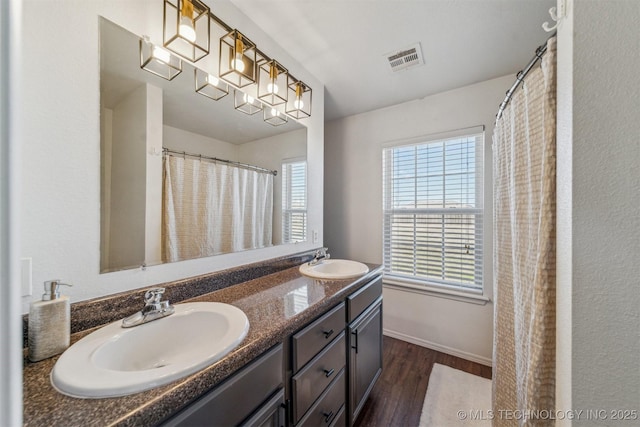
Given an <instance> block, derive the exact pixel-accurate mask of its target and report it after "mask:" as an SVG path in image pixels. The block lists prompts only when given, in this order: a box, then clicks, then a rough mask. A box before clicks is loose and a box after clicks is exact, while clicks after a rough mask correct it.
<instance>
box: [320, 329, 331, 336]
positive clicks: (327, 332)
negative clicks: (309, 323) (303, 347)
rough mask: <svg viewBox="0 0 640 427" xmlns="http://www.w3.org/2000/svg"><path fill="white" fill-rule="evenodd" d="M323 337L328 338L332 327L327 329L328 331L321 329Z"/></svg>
mask: <svg viewBox="0 0 640 427" xmlns="http://www.w3.org/2000/svg"><path fill="white" fill-rule="evenodd" d="M322 333H323V334H324V337H325V338H329V337H330V336H331V335H332V334H333V329H329V330H328V331H322Z"/></svg>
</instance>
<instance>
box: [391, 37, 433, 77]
mask: <svg viewBox="0 0 640 427" xmlns="http://www.w3.org/2000/svg"><path fill="white" fill-rule="evenodd" d="M385 57H386V58H387V61H388V63H389V68H390V70H391V71H393V72H396V71H400V70H406V69H407V68H411V67H415V66H418V65H424V59H423V58H422V49H420V43H416V44H414V45H412V46H409V47H406V48H404V49H401V50H398V51H395V52H391V53H388V54H386V55H385Z"/></svg>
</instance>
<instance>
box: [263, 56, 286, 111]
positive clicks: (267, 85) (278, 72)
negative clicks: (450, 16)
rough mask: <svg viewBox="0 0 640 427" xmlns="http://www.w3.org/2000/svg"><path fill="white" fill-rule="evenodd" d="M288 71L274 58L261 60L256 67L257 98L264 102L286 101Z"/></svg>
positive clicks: (277, 102)
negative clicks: (266, 60) (265, 60)
mask: <svg viewBox="0 0 640 427" xmlns="http://www.w3.org/2000/svg"><path fill="white" fill-rule="evenodd" d="M287 83H288V72H287V69H286V68H284V67H283V66H282V65H281V64H279V63H278V62H277V61H276V60H271V61H268V62H263V63H262V64H260V66H259V67H258V98H260V100H261V101H262V102H264V103H265V104H269V105H280V104H284V103H285V102H287V92H288V91H287V90H286V88H287Z"/></svg>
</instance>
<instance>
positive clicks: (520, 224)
mask: <svg viewBox="0 0 640 427" xmlns="http://www.w3.org/2000/svg"><path fill="white" fill-rule="evenodd" d="M493 144H494V145H493V176H494V178H493V179H494V184H493V188H494V189H493V191H494V239H495V242H494V297H495V309H494V339H493V358H494V361H493V363H494V367H493V410H494V412H493V413H494V414H495V418H494V420H493V426H515V425H519V426H551V425H553V424H554V420H553V418H552V417H549V413H551V414H553V411H554V410H555V348H556V346H555V322H556V314H555V313H556V308H555V305H556V296H555V289H556V271H555V267H556V264H555V248H556V245H555V232H556V228H555V219H556V39H555V37H553V38H551V39H550V40H549V41H548V42H547V52H546V54H545V55H544V56H543V57H542V59H541V66H540V67H539V68H536V69H534V70H532V71H531V72H530V73H529V74H528V75H527V76H526V78H525V80H524V82H523V85H522V87H521V88H520V89H519V90H517V91H516V92H515V93H514V95H513V98H512V99H511V102H510V103H509V104H508V105H507V107H506V108H505V110H504V112H503V115H502V118H501V119H499V120H498V121H497V123H496V127H495V130H494V134H493ZM516 411H517V412H516ZM545 411H551V412H545ZM505 414H506V415H505ZM509 414H511V415H512V416H511V417H509ZM514 414H521V417H519V418H515V415H514ZM545 414H546V416H545Z"/></svg>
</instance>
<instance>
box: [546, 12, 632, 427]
mask: <svg viewBox="0 0 640 427" xmlns="http://www.w3.org/2000/svg"><path fill="white" fill-rule="evenodd" d="M569 13H570V17H569V19H568V20H567V21H565V22H563V23H562V24H561V27H560V31H559V33H558V34H559V58H558V65H559V69H558V129H559V132H558V181H559V182H560V185H559V191H558V226H559V229H558V289H559V291H558V336H557V342H558V383H557V394H558V401H559V408H563V409H566V408H573V409H592V410H604V411H606V412H605V414H606V415H607V416H608V418H607V419H606V420H603V419H600V420H593V421H591V422H590V423H589V425H611V426H612V425H625V426H627V425H636V424H637V423H638V418H637V417H636V418H633V420H631V421H629V420H622V421H620V420H618V421H616V420H613V419H612V417H611V412H610V410H618V409H620V410H625V409H627V410H638V409H640V408H639V407H638V403H639V402H640V262H638V254H639V253H640V203H639V202H638V200H640V171H639V169H638V168H639V166H640V143H639V135H640V120H638V118H639V117H640V103H639V102H638V99H640V76H639V74H638V70H639V69H640V55H638V52H639V49H640V32H639V31H638V28H640V2H638V1H636V0H622V1H617V2H600V1H593V0H591V1H570V2H569ZM565 249H568V250H565ZM565 322H568V323H569V324H568V325H567V324H566V323H565ZM567 370H569V371H570V372H566V371H567ZM567 424H568V423H567Z"/></svg>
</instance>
